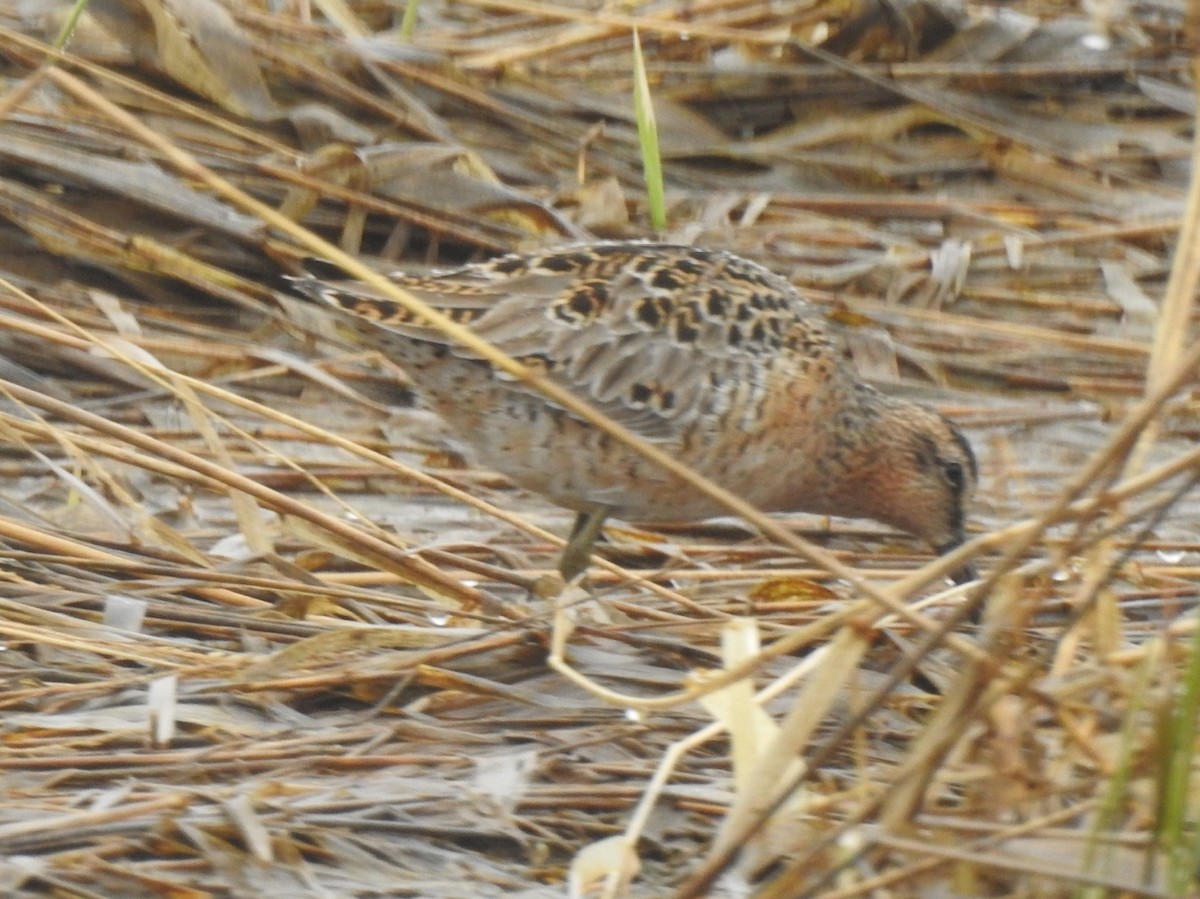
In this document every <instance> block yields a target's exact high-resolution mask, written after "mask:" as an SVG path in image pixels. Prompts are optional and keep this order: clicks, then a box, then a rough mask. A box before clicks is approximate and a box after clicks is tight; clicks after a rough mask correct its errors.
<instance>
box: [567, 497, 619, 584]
mask: <svg viewBox="0 0 1200 899" xmlns="http://www.w3.org/2000/svg"><path fill="white" fill-rule="evenodd" d="M610 511H611V510H610V509H609V508H608V506H593V507H592V508H590V509H589V510H588V511H586V512H580V513H579V514H578V515H576V516H575V524H574V526H573V527H572V528H571V536H570V538H569V539H568V540H567V545H566V546H565V547H563V552H562V556H561V557H560V558H559V560H558V573H559V574H561V575H562V577H563V580H564V581H568V582H570V581H571V580H572V579H573V578H575V577H576V576H578V575H580V574H582V573H583V571H584V569H585V568H587V566H588V561H589V560H590V559H591V557H592V546H593V545H595V543H596V538H597V537H599V536H600V529H601V528H603V527H604V520H605V519H606V518H608V513H609V512H610Z"/></svg>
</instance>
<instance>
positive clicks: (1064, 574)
mask: <svg viewBox="0 0 1200 899" xmlns="http://www.w3.org/2000/svg"><path fill="white" fill-rule="evenodd" d="M1070 579H1071V572H1070V571H1069V570H1068V569H1066V568H1056V569H1054V574H1052V575H1050V580H1052V581H1056V582H1057V583H1060V584H1061V583H1062V582H1063V581H1069V580H1070Z"/></svg>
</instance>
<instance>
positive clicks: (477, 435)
mask: <svg viewBox="0 0 1200 899" xmlns="http://www.w3.org/2000/svg"><path fill="white" fill-rule="evenodd" d="M391 277H392V278H393V279H394V280H395V281H396V282H397V283H398V284H399V285H400V286H401V287H403V288H404V289H406V290H408V291H410V292H412V293H414V294H416V295H418V296H420V297H421V298H422V299H424V300H426V301H427V302H429V303H430V304H431V305H433V306H435V307H436V308H438V309H440V310H442V311H444V312H445V313H447V314H448V315H449V316H451V317H452V318H453V319H454V320H455V321H458V322H459V323H462V324H465V325H468V326H469V327H471V328H472V329H473V330H474V331H475V332H476V333H477V334H479V336H480V337H483V338H485V339H486V340H488V341H490V342H491V343H493V344H494V345H496V346H497V347H498V348H499V349H501V350H503V351H504V352H505V353H507V354H509V355H511V356H513V357H515V358H517V359H520V360H521V361H522V362H525V363H526V364H530V365H534V366H536V367H537V368H538V369H539V370H541V371H543V372H544V373H545V374H547V375H548V376H549V377H551V378H552V379H554V380H555V381H557V382H558V383H559V384H561V385H562V386H564V387H566V388H568V389H569V390H571V391H572V392H574V393H575V394H576V395H578V396H580V397H581V398H583V399H585V400H586V401H587V402H589V403H591V404H592V405H593V406H595V407H596V408H598V409H600V410H601V411H603V412H604V413H606V414H607V415H609V416H610V417H612V418H613V419H615V420H617V421H619V422H621V423H622V424H624V425H625V426H627V427H629V428H630V429H632V430H634V431H635V432H637V433H638V434H640V435H641V436H643V437H645V438H646V439H649V440H653V441H656V442H658V443H659V444H660V445H663V446H665V447H666V448H667V449H669V450H670V451H671V452H672V454H673V455H675V456H676V457H677V458H679V459H680V460H681V461H683V462H685V463H687V464H689V465H692V466H693V467H694V468H696V469H697V470H698V471H700V472H701V473H703V474H705V475H706V476H708V477H710V478H712V479H713V480H716V481H717V482H719V483H722V484H723V485H725V486H726V487H730V488H731V489H734V490H736V491H738V492H739V493H741V494H742V495H743V496H745V497H746V498H747V499H748V500H749V501H751V502H753V503H754V504H756V505H758V506H760V507H761V508H763V509H765V510H768V511H783V510H796V511H810V512H820V513H827V514H841V515H846V516H849V517H859V516H861V517H870V518H876V519H878V520H881V521H885V522H888V523H890V524H893V525H896V526H898V527H901V528H904V529H905V530H909V531H912V532H914V533H917V534H920V535H921V536H924V537H926V538H927V539H929V540H930V541H931V542H933V543H934V544H935V545H938V546H946V545H950V544H952V543H954V542H956V541H958V540H960V539H961V531H962V517H963V504H964V502H965V500H966V498H967V496H968V495H969V493H970V490H971V488H972V486H973V484H974V480H975V474H976V473H975V462H974V457H973V456H972V454H971V451H970V447H969V445H968V444H967V442H966V440H965V439H964V438H963V437H962V435H961V433H959V431H958V430H957V428H955V427H954V425H953V424H951V423H950V422H949V421H947V420H946V419H945V418H943V417H942V416H940V415H938V414H937V413H936V412H934V411H933V410H931V409H928V408H927V407H924V406H920V405H918V404H915V403H909V402H907V401H903V400H899V399H895V398H890V397H886V396H884V395H883V394H880V393H878V392H877V391H875V390H873V389H872V388H870V387H867V386H866V385H863V384H861V383H860V382H859V381H858V380H857V378H856V377H855V375H854V373H853V371H852V370H851V369H850V368H849V367H848V366H847V365H846V363H845V362H844V361H843V358H842V353H841V350H840V345H839V343H838V341H837V339H836V337H835V335H834V333H833V332H832V330H831V326H830V325H829V323H828V322H827V320H826V318H825V317H824V315H823V314H822V313H821V311H820V310H819V309H818V308H817V307H814V306H813V305H811V304H809V303H808V302H806V301H805V300H804V299H803V297H802V296H801V295H800V293H799V291H798V290H797V289H796V288H795V287H793V286H792V285H791V284H790V283H789V282H787V281H786V280H785V279H783V278H781V277H779V276H778V275H776V274H774V273H772V272H771V271H769V270H768V269H765V268H763V267H762V266H759V265H757V264H755V263H753V262H749V261H747V260H745V259H742V258H740V257H738V256H735V255H733V254H730V253H725V252H719V251H709V250H702V249H697V248H693V247H682V246H668V245H661V244H645V243H595V244H588V245H579V246H570V247H565V248H561V249H556V250H549V251H544V252H538V253H532V254H524V255H510V256H503V257H499V258H497V259H494V260H492V261H490V262H485V263H481V264H475V265H468V266H464V267H462V268H459V269H455V270H452V271H446V272H441V273H436V274H433V275H428V276H423V277H418V276H410V275H407V274H397V275H393V276H391ZM298 284H299V287H300V288H301V290H302V291H303V292H305V293H306V294H308V295H310V296H312V297H315V298H319V299H321V300H323V301H325V302H327V303H329V304H330V305H332V306H334V307H335V308H337V309H340V310H341V311H342V312H344V313H347V314H348V316H350V320H352V321H357V330H358V332H359V333H360V334H361V335H363V337H364V338H365V339H367V340H370V341H372V342H375V343H377V344H378V345H380V347H381V349H383V351H384V352H386V353H387V354H388V355H390V356H392V357H394V358H396V359H397V361H399V362H400V363H401V364H402V365H404V366H405V367H406V368H407V369H408V370H409V373H410V375H411V376H412V378H413V381H414V384H415V385H416V386H417V388H418V390H419V391H420V392H422V393H423V394H424V395H425V397H426V399H427V400H428V401H429V403H430V405H431V406H432V407H433V408H434V409H435V411H437V412H439V413H440V414H441V415H442V416H443V417H444V418H446V419H447V420H448V421H449V423H450V424H451V426H452V427H453V428H454V429H455V430H456V431H457V432H458V433H459V434H460V436H461V437H462V438H463V440H464V442H465V443H466V444H467V446H468V448H471V449H474V451H475V455H477V457H478V458H479V459H480V461H482V462H483V463H484V464H487V465H489V466H491V467H493V468H495V469H497V470H499V471H501V472H503V473H505V474H507V475H509V476H510V477H511V478H513V480H515V481H517V482H518V483H520V484H522V485H523V486H525V487H528V488H530V489H532V490H535V491H537V492H540V493H542V494H544V495H546V496H547V497H549V498H550V499H552V500H554V501H555V502H558V503H559V504H561V505H564V506H567V507H568V508H573V509H577V510H581V511H589V510H592V509H595V508H597V507H602V508H604V509H607V510H609V511H611V512H612V513H613V514H616V515H618V516H620V517H624V518H629V519H633V520H639V521H662V520H687V519H695V518H703V517H709V516H712V515H715V514H720V513H721V511H722V510H721V508H720V507H718V506H716V505H715V504H714V503H713V502H712V501H711V500H709V499H708V498H707V497H704V496H701V495H699V494H697V493H696V492H695V491H694V490H692V489H691V488H690V487H688V486H687V485H686V484H683V483H681V482H677V481H675V480H674V479H672V478H669V477H668V476H667V475H665V474H664V473H663V472H662V471H660V470H659V469H657V467H656V466H653V465H651V464H650V463H648V462H646V461H645V460H644V459H642V458H641V457H640V456H639V455H637V454H636V453H634V452H632V451H630V450H628V449H627V448H625V447H624V446H622V445H621V444H619V443H618V442H616V441H614V440H612V439H611V438H609V437H608V436H607V435H605V434H603V433H602V432H600V431H598V430H596V429H595V428H592V427H591V426H589V425H587V424H585V423H583V422H581V421H579V420H577V419H576V418H574V417H573V416H571V415H569V414H567V413H566V412H565V411H564V410H562V409H561V408H558V407H557V406H554V405H552V404H550V403H549V402H548V401H547V400H546V399H544V398H543V397H542V396H541V395H540V394H537V393H534V392H532V391H531V390H530V389H529V388H527V387H526V386H525V385H523V384H521V383H519V382H516V381H513V380H512V379H511V378H510V377H509V376H508V375H507V374H506V373H504V372H500V371H497V370H496V369H494V368H493V367H492V366H491V365H490V364H488V363H486V362H485V361H484V360H481V359H478V358H473V357H472V356H471V354H470V353H469V351H467V350H465V349H463V348H461V347H458V346H450V345H448V344H447V339H446V338H445V336H444V335H443V334H442V333H441V332H440V331H438V330H436V329H434V328H431V327H428V326H426V325H424V324H423V323H421V322H420V321H417V320H415V319H414V318H413V316H412V315H411V314H410V313H409V312H408V311H407V310H406V309H404V308H403V307H401V306H398V305H397V304H395V303H393V302H391V301H389V300H386V299H382V298H379V297H377V296H373V295H371V293H370V292H369V291H366V290H365V289H364V288H363V286H362V285H360V284H357V283H355V282H339V283H330V282H323V281H318V280H316V279H309V280H302V281H300V282H298Z"/></svg>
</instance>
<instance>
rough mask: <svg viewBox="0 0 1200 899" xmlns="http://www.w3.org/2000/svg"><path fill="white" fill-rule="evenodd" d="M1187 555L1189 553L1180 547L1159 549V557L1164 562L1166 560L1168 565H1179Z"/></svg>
mask: <svg viewBox="0 0 1200 899" xmlns="http://www.w3.org/2000/svg"><path fill="white" fill-rule="evenodd" d="M1186 555H1187V553H1186V552H1184V551H1183V550H1182V549H1179V550H1175V549H1173V550H1165V549H1160V550H1159V551H1158V557H1159V558H1160V559H1162V560H1163V561H1164V562H1166V563H1167V564H1168V565H1178V564H1179V563H1180V562H1182V561H1183V557H1184V556H1186Z"/></svg>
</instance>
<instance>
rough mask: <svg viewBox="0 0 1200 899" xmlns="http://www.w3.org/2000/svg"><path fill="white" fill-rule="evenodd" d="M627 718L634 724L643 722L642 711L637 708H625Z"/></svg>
mask: <svg viewBox="0 0 1200 899" xmlns="http://www.w3.org/2000/svg"><path fill="white" fill-rule="evenodd" d="M625 720H626V721H629V722H631V723H633V724H641V723H642V713H641V712H640V711H638V710H637V709H626V710H625Z"/></svg>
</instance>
